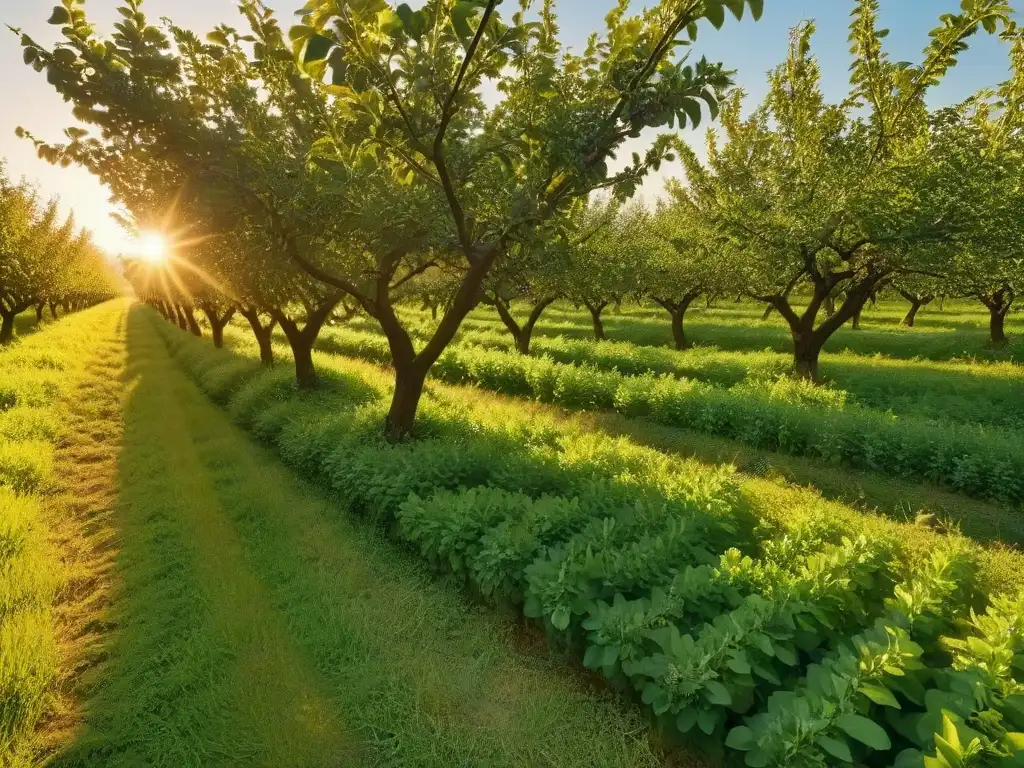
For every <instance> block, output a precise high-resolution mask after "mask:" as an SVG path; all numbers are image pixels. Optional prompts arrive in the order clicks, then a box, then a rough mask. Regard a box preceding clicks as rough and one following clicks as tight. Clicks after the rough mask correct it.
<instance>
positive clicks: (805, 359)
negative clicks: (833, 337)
mask: <svg viewBox="0 0 1024 768" xmlns="http://www.w3.org/2000/svg"><path fill="white" fill-rule="evenodd" d="M825 338H827V337H823V336H821V335H819V334H817V333H808V334H804V335H801V334H797V333H794V334H793V372H794V374H796V376H797V377H798V378H801V379H807V380H808V381H813V382H818V381H820V379H819V378H818V357H819V356H820V355H821V348H822V346H824V343H825Z"/></svg>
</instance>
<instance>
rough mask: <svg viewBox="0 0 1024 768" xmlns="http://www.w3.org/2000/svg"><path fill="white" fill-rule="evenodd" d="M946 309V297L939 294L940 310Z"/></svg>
mask: <svg viewBox="0 0 1024 768" xmlns="http://www.w3.org/2000/svg"><path fill="white" fill-rule="evenodd" d="M945 309H946V297H945V296H939V312H943V311H945Z"/></svg>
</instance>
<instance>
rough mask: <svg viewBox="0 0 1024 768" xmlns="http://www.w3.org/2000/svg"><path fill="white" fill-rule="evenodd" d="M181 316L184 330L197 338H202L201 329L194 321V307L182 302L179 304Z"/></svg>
mask: <svg viewBox="0 0 1024 768" xmlns="http://www.w3.org/2000/svg"><path fill="white" fill-rule="evenodd" d="M181 316H182V317H183V318H184V320H185V330H187V331H188V332H189V333H191V334H192V335H193V336H195V337H197V338H200V339H201V338H203V329H202V328H200V327H199V323H197V322H196V314H195V309H193V308H192V306H191V305H185V304H183V305H182V306H181Z"/></svg>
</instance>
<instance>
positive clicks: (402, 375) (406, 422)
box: [384, 360, 427, 443]
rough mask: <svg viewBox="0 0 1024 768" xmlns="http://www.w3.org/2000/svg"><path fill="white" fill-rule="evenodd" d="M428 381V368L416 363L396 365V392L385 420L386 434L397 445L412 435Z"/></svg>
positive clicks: (409, 362)
mask: <svg viewBox="0 0 1024 768" xmlns="http://www.w3.org/2000/svg"><path fill="white" fill-rule="evenodd" d="M426 380H427V370H426V368H424V366H422V365H418V364H417V363H416V362H414V361H411V360H410V361H403V362H402V363H400V364H396V365H395V391H394V393H393V394H392V396H391V407H390V408H389V409H388V415H387V418H386V419H385V420H384V432H385V435H386V437H387V439H388V440H389V441H391V442H393V443H397V442H400V441H402V440H405V439H406V438H408V437H409V436H410V435H412V430H413V426H414V425H415V422H416V411H417V410H418V409H419V405H420V397H421V396H422V395H423V386H424V384H425V383H426Z"/></svg>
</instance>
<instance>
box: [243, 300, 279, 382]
mask: <svg viewBox="0 0 1024 768" xmlns="http://www.w3.org/2000/svg"><path fill="white" fill-rule="evenodd" d="M238 312H239V314H240V315H241V316H242V317H244V318H245V319H246V320H248V321H249V327H250V328H252V333H253V336H255V337H256V343H257V344H259V347H260V362H261V363H263V365H265V366H267V367H268V368H272V367H273V366H274V346H273V344H272V343H271V342H272V338H273V335H274V326H276V325H277V320H275V319H274V318H271V319H270V322H269V323H267V325H263V323H262V322H260V313H259V310H256V309H240V310H239V311H238Z"/></svg>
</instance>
